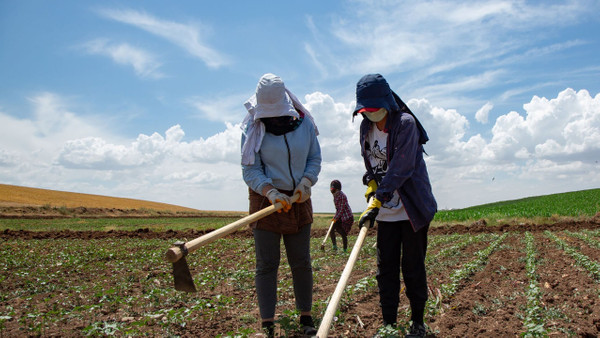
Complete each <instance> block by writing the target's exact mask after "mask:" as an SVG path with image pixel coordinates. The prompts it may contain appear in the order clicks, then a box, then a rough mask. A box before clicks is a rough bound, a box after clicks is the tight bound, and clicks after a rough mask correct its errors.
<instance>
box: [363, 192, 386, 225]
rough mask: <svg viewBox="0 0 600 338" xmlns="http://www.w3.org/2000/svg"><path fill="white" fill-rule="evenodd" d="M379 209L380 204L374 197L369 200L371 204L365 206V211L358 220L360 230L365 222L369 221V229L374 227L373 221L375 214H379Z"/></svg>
mask: <svg viewBox="0 0 600 338" xmlns="http://www.w3.org/2000/svg"><path fill="white" fill-rule="evenodd" d="M379 208H381V202H379V200H378V199H377V198H375V197H373V198H371V203H369V205H367V208H366V209H365V211H363V213H362V214H360V218H359V219H358V227H359V228H362V227H363V225H365V223H367V221H369V222H370V223H369V228H372V227H373V225H375V219H376V218H377V214H379Z"/></svg>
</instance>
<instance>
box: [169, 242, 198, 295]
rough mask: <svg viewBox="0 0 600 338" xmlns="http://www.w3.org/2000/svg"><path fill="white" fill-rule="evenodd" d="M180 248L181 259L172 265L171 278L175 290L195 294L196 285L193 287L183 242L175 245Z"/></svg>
mask: <svg viewBox="0 0 600 338" xmlns="http://www.w3.org/2000/svg"><path fill="white" fill-rule="evenodd" d="M175 245H177V246H178V247H180V248H181V251H182V252H183V257H181V259H179V260H178V261H177V262H175V263H173V278H174V279H175V290H177V291H185V292H196V285H194V279H193V278H192V274H191V273H190V267H189V266H188V263H187V261H186V260H185V256H186V255H187V249H186V248H185V242H177V243H175Z"/></svg>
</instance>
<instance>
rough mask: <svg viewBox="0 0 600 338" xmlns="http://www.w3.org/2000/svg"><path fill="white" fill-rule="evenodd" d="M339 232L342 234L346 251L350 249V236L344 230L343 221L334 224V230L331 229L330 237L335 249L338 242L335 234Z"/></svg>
mask: <svg viewBox="0 0 600 338" xmlns="http://www.w3.org/2000/svg"><path fill="white" fill-rule="evenodd" d="M336 232H338V233H339V234H340V236H342V244H343V245H344V250H346V249H347V248H348V236H347V235H346V230H344V228H343V227H342V221H339V220H338V221H335V223H334V224H333V228H332V229H331V232H330V233H329V236H330V237H331V243H332V244H333V246H334V247H337V244H336V241H335V233H336Z"/></svg>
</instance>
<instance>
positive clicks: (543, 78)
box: [0, 0, 600, 212]
mask: <svg viewBox="0 0 600 338" xmlns="http://www.w3.org/2000/svg"><path fill="white" fill-rule="evenodd" d="M599 11H600V1H597V0H596V1H587V0H581V1H580V0H572V1H551V2H548V1H524V0H504V1H500V0H488V1H468V0H467V1H465V0H461V1H447V0H437V1H404V0H399V1H393V0H383V1H375V0H373V1H367V0H365V1H360V0H359V1H354V0H352V1H333V0H332V1H261V0H256V1H238V2H220V1H177V2H169V3H167V2H164V1H155V0H148V1H76V0H61V1H16V0H0V183H3V184H13V185H19V186H28V187H36V188H44V189H54V190H61V191H71V192H80V193H89V194H98V195H107V196H114V197H126V198H135V199H143V200H148V201H156V202H164V203H170V204H176V205H181V206H186V207H191V208H196V209H200V210H235V211H244V210H247V209H248V188H247V186H246V184H245V183H244V181H243V179H242V172H241V165H240V139H241V128H240V126H241V121H242V120H243V118H244V116H245V115H246V111H245V109H244V106H243V103H244V102H245V101H246V100H247V99H248V98H249V97H251V96H252V95H253V94H254V93H255V90H256V84H257V82H258V80H259V78H260V77H261V76H262V75H263V74H265V73H274V74H276V75H278V76H280V77H281V78H282V79H283V81H284V82H285V84H286V87H287V88H288V89H289V90H290V91H291V92H293V93H294V94H295V95H296V96H297V97H298V98H299V99H300V100H301V101H302V103H303V104H304V105H305V106H306V107H307V108H308V109H309V110H310V111H311V113H312V115H313V116H314V119H315V123H316V125H317V127H318V129H319V131H320V135H319V136H318V139H319V143H320V146H321V150H322V157H323V161H322V170H321V173H320V175H319V181H318V182H317V184H316V185H315V186H314V187H313V189H312V199H313V206H314V210H315V212H331V211H334V210H335V207H334V205H333V199H332V196H331V193H330V192H329V183H330V182H331V180H333V179H338V180H340V181H341V182H342V190H343V191H344V192H345V193H346V195H347V196H348V199H349V201H350V205H351V207H352V209H353V211H354V212H360V211H362V210H364V208H365V204H366V202H365V199H364V191H365V187H364V186H363V185H362V175H363V173H364V171H365V169H364V164H363V162H362V159H361V156H360V147H359V142H358V127H359V124H360V119H361V118H360V117H359V118H358V119H356V120H355V121H354V122H353V121H352V119H351V112H352V111H353V108H354V105H355V90H356V82H357V81H358V80H359V79H360V78H361V77H362V76H363V75H365V74H369V73H380V74H382V75H383V76H384V77H385V78H386V79H387V81H388V82H389V84H390V86H391V88H392V89H393V90H394V91H395V92H396V93H397V94H398V95H399V96H400V97H401V98H402V99H403V100H404V101H405V102H406V103H407V105H408V106H409V107H410V108H411V110H412V111H413V112H414V113H415V115H416V116H417V117H418V118H419V120H420V121H421V123H422V124H423V125H424V127H425V129H426V130H427V132H428V134H429V137H430V141H429V142H428V143H427V144H426V145H425V150H426V152H427V154H428V155H427V156H425V161H426V164H427V167H428V171H429V175H430V179H431V183H432V188H433V193H434V195H435V197H436V199H437V202H438V208H439V209H440V210H442V209H454V208H464V207H469V206H474V205H480V204H485V203H491V202H497V201H504V200H511V199H519V198H524V197H530V196H539V195H546V194H553V193H561V192H568V191H576V190H584V189H595V188H600V164H599V163H598V161H599V160H600V81H599V79H600V57H599V56H598V55H600V34H598V32H600V16H598V15H597V13H598V12H599Z"/></svg>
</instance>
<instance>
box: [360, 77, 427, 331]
mask: <svg viewBox="0 0 600 338" xmlns="http://www.w3.org/2000/svg"><path fill="white" fill-rule="evenodd" d="M357 114H361V115H362V116H363V118H364V119H363V121H362V123H361V125H360V146H361V154H362V156H363V159H364V163H365V168H366V173H365V174H364V176H363V183H364V184H365V185H366V186H367V192H366V194H365V197H366V198H367V204H368V205H367V207H366V209H365V211H364V212H363V213H362V214H361V216H360V218H359V227H362V226H363V225H368V226H369V227H373V224H374V222H375V221H377V284H378V286H379V298H380V305H381V313H382V316H383V324H384V326H388V325H391V326H392V327H394V328H395V327H396V322H397V316H398V305H399V299H400V297H399V295H400V270H402V276H403V279H404V284H405V286H406V296H407V297H408V299H409V301H410V308H411V321H412V324H411V327H410V329H409V333H408V334H407V337H424V336H425V333H426V328H425V324H424V318H423V317H424V312H425V302H426V301H427V274H426V271H425V255H426V251H427V231H428V229H429V224H430V222H431V220H432V219H433V216H434V215H435V213H436V211H437V203H436V201H435V198H434V197H433V193H432V191H431V184H430V182H429V175H428V173H427V167H426V166H425V161H424V160H423V152H424V150H423V144H425V142H427V141H428V137H427V133H426V132H425V129H423V127H422V126H421V124H420V122H419V121H418V120H417V119H416V117H415V116H414V115H413V113H412V112H411V111H410V109H409V108H408V107H407V106H406V105H405V104H404V102H402V100H401V99H400V97H399V96H398V95H396V93H394V92H393V91H392V90H391V89H390V87H389V85H388V83H387V81H386V80H385V79H384V78H383V76H381V75H380V74H368V75H365V76H363V77H362V78H361V79H360V80H359V81H358V83H357V85H356V108H355V110H354V113H353V118H354V116H356V115H357Z"/></svg>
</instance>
